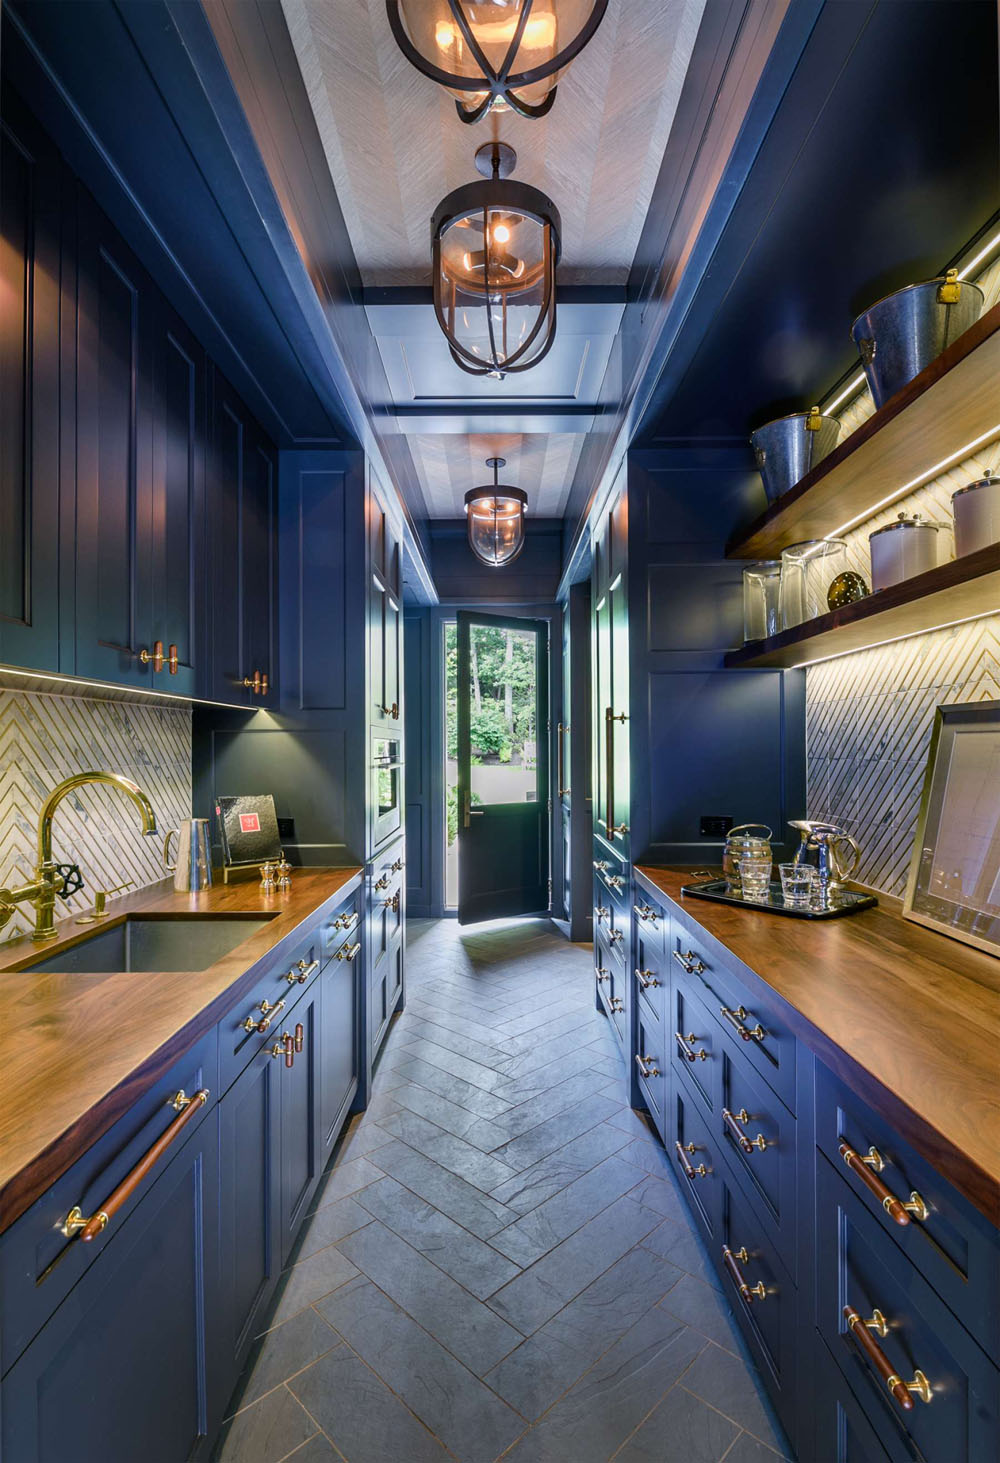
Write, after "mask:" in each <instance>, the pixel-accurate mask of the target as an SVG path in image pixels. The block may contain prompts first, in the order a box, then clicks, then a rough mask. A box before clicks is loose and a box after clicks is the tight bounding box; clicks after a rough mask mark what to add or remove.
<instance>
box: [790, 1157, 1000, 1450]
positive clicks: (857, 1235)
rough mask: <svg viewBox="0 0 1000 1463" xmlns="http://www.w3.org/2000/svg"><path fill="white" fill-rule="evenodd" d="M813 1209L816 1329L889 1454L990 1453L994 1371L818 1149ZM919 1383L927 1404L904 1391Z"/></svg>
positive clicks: (994, 1431) (994, 1437)
mask: <svg viewBox="0 0 1000 1463" xmlns="http://www.w3.org/2000/svg"><path fill="white" fill-rule="evenodd" d="M816 1208H817V1221H816V1230H817V1233H816V1242H817V1271H818V1273H817V1282H816V1302H817V1311H818V1322H819V1330H820V1334H821V1335H822V1337H823V1339H824V1340H825V1341H826V1343H827V1345H828V1346H829V1348H830V1350H831V1351H832V1352H833V1355H834V1357H835V1358H836V1361H837V1363H838V1365H839V1366H840V1368H841V1370H842V1371H843V1373H844V1375H845V1376H846V1377H847V1379H848V1381H849V1382H850V1385H851V1388H852V1390H853V1391H854V1393H855V1395H856V1396H857V1398H858V1399H859V1401H860V1402H861V1405H862V1408H863V1409H864V1412H865V1414H866V1415H867V1416H868V1418H869V1420H870V1422H871V1424H872V1426H873V1427H874V1428H875V1430H876V1432H877V1433H878V1435H879V1438H880V1440H881V1442H882V1444H883V1446H884V1447H885V1449H886V1451H887V1452H888V1453H889V1455H890V1457H892V1458H900V1459H903V1458H909V1457H913V1456H916V1457H918V1458H927V1459H930V1460H933V1463H937V1460H938V1459H941V1460H944V1459H947V1460H948V1463H979V1460H981V1459H986V1458H995V1457H996V1456H997V1450H998V1447H1000V1432H998V1429H1000V1416H998V1405H1000V1404H998V1396H1000V1374H998V1372H997V1369H996V1367H995V1366H994V1365H993V1363H992V1362H991V1361H990V1360H989V1359H988V1358H987V1356H986V1353H985V1352H983V1351H982V1350H980V1348H979V1346H977V1344H976V1342H975V1341H973V1339H972V1337H971V1336H970V1335H969V1334H968V1332H967V1331H966V1330H965V1329H964V1328H963V1327H962V1326H960V1325H959V1324H958V1322H957V1321H956V1320H955V1317H954V1316H953V1315H952V1313H951V1312H950V1311H949V1310H948V1309H947V1307H946V1306H945V1305H944V1303H943V1302H942V1301H941V1300H940V1299H939V1297H938V1296H937V1294H936V1293H935V1292H934V1291H933V1290H932V1289H931V1287H930V1286H929V1285H928V1284H927V1282H926V1281H925V1280H924V1279H923V1278H922V1277H921V1276H920V1274H919V1273H918V1271H917V1270H916V1269H915V1267H914V1266H913V1265H912V1264H911V1263H910V1261H909V1260H908V1259H907V1257H906V1256H905V1255H903V1254H902V1253H901V1252H900V1250H899V1249H898V1248H897V1247H896V1245H895V1244H894V1243H893V1241H892V1240H891V1239H890V1238H889V1236H888V1235H887V1234H886V1233H885V1231H884V1230H883V1228H882V1226H881V1225H880V1224H879V1222H878V1221H877V1220H876V1219H874V1218H873V1217H872V1215H871V1214H870V1213H869V1212H868V1210H867V1208H866V1207H865V1205H864V1204H863V1203H862V1202H861V1200H860V1199H859V1198H857V1197H856V1196H855V1194H854V1193H853V1191H852V1190H851V1189H850V1188H849V1187H848V1185H847V1183H846V1181H845V1180H844V1179H843V1178H841V1176H840V1174H839V1173H838V1172H837V1171H836V1170H835V1169H834V1168H833V1167H832V1165H831V1164H829V1163H828V1162H827V1160H826V1159H825V1158H824V1157H823V1156H822V1155H820V1156H819V1157H818V1158H817V1174H816ZM873 1318H875V1319H877V1320H878V1323H879V1324H878V1325H877V1326H875V1327H868V1326H866V1325H865V1322H866V1321H867V1320H869V1319H873ZM852 1326H853V1334H852ZM883 1333H884V1334H883ZM866 1348H867V1349H866ZM880 1367H881V1368H882V1371H881V1372H880V1370H879V1368H880ZM887 1377H895V1378H896V1382H895V1388H894V1393H893V1395H890V1392H889V1388H888V1383H887V1381H886V1380H885V1378H887ZM924 1381H926V1383H927V1386H928V1387H929V1392H928V1397H929V1401H924V1400H922V1399H921V1397H920V1396H919V1395H918V1394H916V1393H911V1392H909V1391H907V1390H905V1384H909V1383H916V1384H920V1385H923V1382H924ZM897 1396H898V1397H901V1398H902V1403H901V1402H900V1401H899V1400H897ZM906 1404H908V1406H907V1405H906Z"/></svg>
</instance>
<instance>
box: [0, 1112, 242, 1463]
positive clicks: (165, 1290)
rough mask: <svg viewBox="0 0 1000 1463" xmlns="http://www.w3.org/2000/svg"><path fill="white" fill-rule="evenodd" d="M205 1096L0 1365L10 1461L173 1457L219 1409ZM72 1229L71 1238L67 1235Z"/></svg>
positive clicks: (195, 1441)
mask: <svg viewBox="0 0 1000 1463" xmlns="http://www.w3.org/2000/svg"><path fill="white" fill-rule="evenodd" d="M218 1190H219V1174H218V1110H217V1109H215V1110H213V1111H212V1112H211V1113H210V1114H209V1115H208V1116H207V1117H206V1119H205V1121H204V1122H202V1123H201V1125H200V1126H199V1127H198V1129H197V1130H196V1132H195V1133H194V1134H192V1136H191V1137H190V1138H189V1139H188V1140H187V1141H186V1142H185V1144H184V1146H183V1147H182V1148H181V1149H179V1151H178V1152H177V1153H176V1155H175V1156H174V1157H173V1158H172V1159H171V1161H170V1162H169V1163H168V1164H167V1166H166V1168H165V1169H164V1170H163V1172H162V1173H161V1174H160V1176H159V1178H158V1179H157V1180H156V1182H155V1184H154V1185H153V1186H152V1188H151V1189H150V1190H149V1191H148V1193H147V1194H146V1195H145V1197H144V1198H143V1200H142V1202H141V1203H140V1204H139V1205H138V1206H137V1207H136V1208H135V1209H134V1210H133V1212H132V1213H131V1214H130V1216H129V1218H128V1219H127V1220H126V1222H125V1223H124V1224H123V1225H122V1227H121V1229H120V1230H119V1232H118V1233H117V1234H116V1235H115V1237H114V1238H113V1239H112V1240H111V1241H110V1242H109V1243H108V1244H107V1246H106V1248H105V1249H104V1251H103V1253H102V1255H101V1257H100V1261H99V1263H97V1264H95V1265H92V1266H91V1267H90V1269H89V1270H88V1271H87V1273H86V1274H85V1275H84V1276H83V1278H82V1279H81V1280H80V1282H79V1283H78V1284H77V1285H76V1286H75V1287H74V1289H73V1290H72V1291H71V1292H70V1294H69V1295H68V1296H67V1298H66V1299H65V1300H64V1301H63V1303H62V1305H61V1306H59V1308H58V1310H56V1312H55V1313H54V1315H53V1316H52V1317H51V1319H50V1320H49V1321H48V1323H47V1324H46V1325H45V1326H44V1327H43V1328H42V1330H41V1331H40V1332H39V1334H38V1335H37V1336H36V1337H35V1339H34V1341H33V1342H32V1343H31V1345H30V1346H29V1347H28V1348H27V1350H26V1351H25V1352H24V1353H23V1355H22V1356H21V1358H20V1360H19V1361H18V1362H17V1363H16V1364H15V1365H14V1367H13V1368H12V1370H11V1371H10V1372H9V1373H8V1375H7V1376H6V1378H5V1379H4V1388H3V1421H2V1437H3V1447H2V1450H0V1451H2V1454H3V1457H4V1458H5V1459H9V1460H11V1463H65V1460H66V1459H69V1458H72V1459H74V1460H77V1463H136V1460H138V1459H142V1460H143V1463H185V1460H188V1459H192V1458H197V1457H200V1456H202V1455H203V1454H204V1453H205V1452H206V1451H207V1446H208V1442H209V1440H210V1439H211V1437H212V1436H213V1435H214V1433H215V1431H216V1429H217V1427H218V1425H219V1422H220V1420H221V1413H222V1404H223V1403H224V1401H225V1397H224V1396H223V1390H224V1387H223V1384H222V1382H221V1379H220V1375H219V1363H220V1354H219V1349H218V1347H217V1346H216V1345H215V1338H214V1335H213V1331H212V1327H213V1321H214V1317H215V1315H216V1314H217V1306H218V1295H219V1284H220V1276H219V1246H218V1235H219V1230H218V1212H217V1206H218ZM75 1242H76V1243H80V1241H75Z"/></svg>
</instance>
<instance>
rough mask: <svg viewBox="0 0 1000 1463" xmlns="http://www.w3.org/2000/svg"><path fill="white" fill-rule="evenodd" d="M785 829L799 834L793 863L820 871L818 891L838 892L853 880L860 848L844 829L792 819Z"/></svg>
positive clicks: (808, 820) (807, 820)
mask: <svg viewBox="0 0 1000 1463" xmlns="http://www.w3.org/2000/svg"><path fill="white" fill-rule="evenodd" d="M788 826H789V828H794V829H796V831H797V832H798V833H799V834H800V835H801V842H800V843H799V846H798V849H797V850H796V853H795V859H794V862H795V863H797V864H811V865H812V866H813V868H815V869H817V870H818V871H819V883H820V888H821V890H822V891H823V892H824V894H825V893H826V892H827V891H828V890H831V889H839V888H840V886H841V885H842V884H843V883H845V882H846V881H847V880H848V879H850V878H853V876H854V874H855V873H856V872H857V869H858V865H859V864H860V863H861V847H860V845H859V844H858V841H857V839H856V838H852V837H851V835H850V834H849V833H848V831H847V829H846V828H841V827H839V826H838V825H837V824H836V823H820V822H816V821H814V820H813V819H809V818H795V819H792V821H791V822H790V823H789V825H788ZM845 851H846V854H845ZM848 856H849V860H850V861H849V862H848Z"/></svg>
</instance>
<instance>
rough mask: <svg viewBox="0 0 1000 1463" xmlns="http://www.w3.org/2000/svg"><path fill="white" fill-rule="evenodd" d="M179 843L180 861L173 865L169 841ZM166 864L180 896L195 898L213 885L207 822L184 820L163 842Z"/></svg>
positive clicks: (191, 819)
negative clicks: (173, 839) (186, 895)
mask: <svg viewBox="0 0 1000 1463" xmlns="http://www.w3.org/2000/svg"><path fill="white" fill-rule="evenodd" d="M172 838H176V839H177V859H176V861H175V862H174V863H171V862H170V840H171V839H172ZM163 862H164V864H165V865H166V868H167V869H168V871H169V872H170V873H172V874H173V876H174V888H175V889H176V890H177V891H178V893H179V894H195V893H197V891H198V890H199V889H207V888H209V886H210V885H211V883H212V843H211V839H210V838H209V833H208V819H207V818H184V819H183V820H182V822H181V825H180V827H179V828H171V830H170V832H169V833H168V834H167V836H166V838H165V839H164V840H163Z"/></svg>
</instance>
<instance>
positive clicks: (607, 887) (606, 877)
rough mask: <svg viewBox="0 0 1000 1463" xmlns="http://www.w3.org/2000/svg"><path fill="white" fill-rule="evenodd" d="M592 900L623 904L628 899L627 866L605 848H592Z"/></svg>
mask: <svg viewBox="0 0 1000 1463" xmlns="http://www.w3.org/2000/svg"><path fill="white" fill-rule="evenodd" d="M593 862H594V902H595V904H596V903H598V902H599V900H598V895H601V896H602V897H603V901H604V903H605V904H608V903H614V904H624V903H626V901H627V899H628V886H629V866H628V864H627V863H625V862H624V860H622V859H620V858H617V857H616V856H615V855H614V854H612V853H610V852H609V851H608V850H607V849H606V848H603V847H600V848H598V847H595V849H594V860H593Z"/></svg>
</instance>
